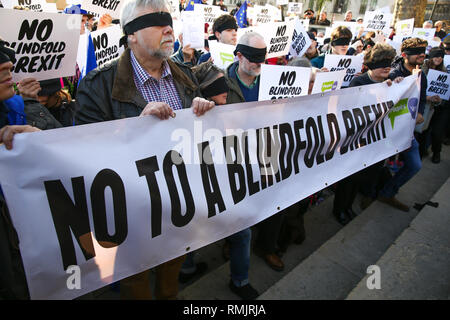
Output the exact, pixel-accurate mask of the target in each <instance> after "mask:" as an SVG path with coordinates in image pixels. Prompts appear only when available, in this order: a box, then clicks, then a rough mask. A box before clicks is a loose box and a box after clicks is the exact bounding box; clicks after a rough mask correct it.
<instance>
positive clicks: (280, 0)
mask: <svg viewBox="0 0 450 320" xmlns="http://www.w3.org/2000/svg"><path fill="white" fill-rule="evenodd" d="M288 3H289V0H277V5H280V6H284V5H287V4H288Z"/></svg>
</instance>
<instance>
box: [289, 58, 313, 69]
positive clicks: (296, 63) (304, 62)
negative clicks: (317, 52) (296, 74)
mask: <svg viewBox="0 0 450 320" xmlns="http://www.w3.org/2000/svg"><path fill="white" fill-rule="evenodd" d="M288 66H293V67H305V68H311V67H312V65H311V62H310V61H309V60H308V59H307V58H305V57H297V58H294V59H292V60H291V61H289V62H288Z"/></svg>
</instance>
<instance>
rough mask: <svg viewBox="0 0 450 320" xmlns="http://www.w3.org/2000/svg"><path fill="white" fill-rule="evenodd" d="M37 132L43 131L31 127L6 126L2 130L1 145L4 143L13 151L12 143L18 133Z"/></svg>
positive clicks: (0, 134)
mask: <svg viewBox="0 0 450 320" xmlns="http://www.w3.org/2000/svg"><path fill="white" fill-rule="evenodd" d="M36 131H41V130H40V129H38V128H36V127H32V126H29V125H22V126H4V127H3V128H1V129H0V143H4V144H5V147H6V149H8V150H11V149H12V147H13V145H12V141H13V138H14V135H15V134H16V133H23V132H36Z"/></svg>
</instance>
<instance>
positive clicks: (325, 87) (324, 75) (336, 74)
mask: <svg viewBox="0 0 450 320" xmlns="http://www.w3.org/2000/svg"><path fill="white" fill-rule="evenodd" d="M345 75H346V71H345V70H339V71H332V72H319V71H317V72H316V79H315V81H314V86H313V89H312V92H311V94H315V93H324V92H327V91H335V90H339V89H340V88H341V87H342V83H343V82H344V77H345Z"/></svg>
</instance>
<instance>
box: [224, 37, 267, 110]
mask: <svg viewBox="0 0 450 320" xmlns="http://www.w3.org/2000/svg"><path fill="white" fill-rule="evenodd" d="M234 55H235V56H236V57H237V59H238V61H236V62H234V63H233V64H231V65H229V66H228V68H227V76H228V78H229V79H230V80H231V81H230V82H231V85H232V86H233V87H235V88H237V90H232V91H231V92H230V93H229V94H228V98H227V99H228V100H227V101H229V100H232V101H240V102H249V101H258V94H259V78H260V77H259V75H260V73H261V64H263V63H264V61H265V60H266V55H267V46H266V43H265V42H264V38H263V37H262V36H261V35H260V34H259V33H256V32H249V33H246V34H244V35H243V36H242V37H241V38H240V39H239V43H238V45H237V46H236V50H235V51H234ZM236 95H238V96H237V97H236Z"/></svg>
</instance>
